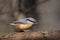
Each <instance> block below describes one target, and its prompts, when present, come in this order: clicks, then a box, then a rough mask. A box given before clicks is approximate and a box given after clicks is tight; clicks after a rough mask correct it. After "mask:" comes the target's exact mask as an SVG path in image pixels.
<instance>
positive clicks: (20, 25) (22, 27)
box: [15, 23, 32, 30]
mask: <svg viewBox="0 0 60 40" xmlns="http://www.w3.org/2000/svg"><path fill="white" fill-rule="evenodd" d="M31 26H32V24H28V23H27V24H16V25H15V27H16V29H21V30H24V29H28V28H30V27H31Z"/></svg>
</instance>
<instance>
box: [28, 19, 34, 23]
mask: <svg viewBox="0 0 60 40" xmlns="http://www.w3.org/2000/svg"><path fill="white" fill-rule="evenodd" d="M27 20H28V21H31V20H29V19H27ZM31 22H33V23H35V22H34V21H31Z"/></svg>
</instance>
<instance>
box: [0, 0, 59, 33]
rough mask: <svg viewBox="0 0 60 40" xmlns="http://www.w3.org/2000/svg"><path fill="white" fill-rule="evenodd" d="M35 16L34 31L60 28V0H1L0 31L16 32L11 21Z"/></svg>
mask: <svg viewBox="0 0 60 40" xmlns="http://www.w3.org/2000/svg"><path fill="white" fill-rule="evenodd" d="M25 17H33V18H35V19H36V20H37V23H38V24H37V25H34V26H33V27H32V31H36V32H37V31H49V32H51V31H56V30H57V31H59V30H60V0H0V33H10V32H14V31H15V29H14V28H13V27H12V26H11V25H9V23H11V22H13V21H15V20H19V19H22V18H25Z"/></svg>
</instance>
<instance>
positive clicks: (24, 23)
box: [10, 17, 36, 30]
mask: <svg viewBox="0 0 60 40" xmlns="http://www.w3.org/2000/svg"><path fill="white" fill-rule="evenodd" d="M35 23H36V20H35V19H34V18H32V17H29V18H24V19H21V20H17V21H14V22H13V23H11V24H10V25H13V26H15V28H16V30H26V29H29V28H31V27H32V25H33V24H35Z"/></svg>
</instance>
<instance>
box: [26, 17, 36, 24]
mask: <svg viewBox="0 0 60 40" xmlns="http://www.w3.org/2000/svg"><path fill="white" fill-rule="evenodd" d="M27 22H28V23H31V24H35V23H36V20H35V19H34V18H31V17H29V18H27Z"/></svg>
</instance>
